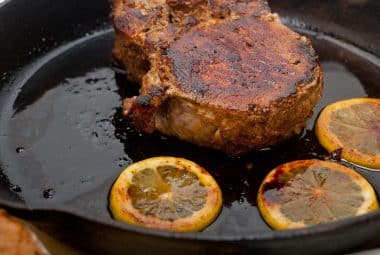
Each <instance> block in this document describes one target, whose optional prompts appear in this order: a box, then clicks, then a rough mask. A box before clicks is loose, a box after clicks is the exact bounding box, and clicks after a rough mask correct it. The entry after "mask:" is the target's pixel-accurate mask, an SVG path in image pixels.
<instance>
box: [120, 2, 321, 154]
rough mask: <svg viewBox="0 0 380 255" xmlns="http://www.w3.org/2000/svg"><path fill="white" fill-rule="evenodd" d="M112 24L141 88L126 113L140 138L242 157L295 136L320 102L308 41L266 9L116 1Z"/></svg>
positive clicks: (248, 4) (131, 76)
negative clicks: (152, 136)
mask: <svg viewBox="0 0 380 255" xmlns="http://www.w3.org/2000/svg"><path fill="white" fill-rule="evenodd" d="M113 21H114V26H115V31H116V40H115V46H114V50H113V55H114V57H115V59H116V60H117V61H118V62H119V63H120V64H122V65H124V66H125V69H126V72H127V75H128V78H129V79H130V80H132V81H134V82H138V83H139V84H140V85H141V88H140V94H139V95H138V96H136V97H132V98H126V99H125V100H124V105H123V108H124V114H125V115H126V116H127V117H129V118H130V119H131V120H132V121H133V123H134V124H135V126H136V127H137V128H139V129H141V130H143V131H145V132H153V131H155V130H158V131H160V132H162V133H163V134H166V135H169V136H175V137H178V138H180V139H183V140H186V141H189V142H192V143H195V144H198V145H201V146H206V147H211V148H215V149H219V150H223V151H225V152H227V153H229V154H241V153H244V152H247V151H250V150H253V149H261V148H264V147H268V146H272V145H275V144H277V143H280V142H282V141H284V140H285V139H287V138H290V137H292V136H294V135H297V134H299V133H300V132H301V131H302V129H303V128H304V126H305V123H306V121H307V119H308V117H310V116H311V114H312V110H313V108H314V106H315V104H316V103H317V101H318V100H319V98H320V96H321V91H322V87H323V84H322V70H321V67H320V64H319V61H318V58H317V56H316V54H315V52H314V50H313V48H312V46H311V43H310V41H309V40H308V39H307V38H306V37H304V36H301V35H299V34H297V33H295V32H293V31H291V30H290V29H289V28H287V27H286V26H284V25H283V24H282V23H281V22H280V21H279V18H278V16H277V15H276V14H272V13H270V9H269V7H268V4H267V2H266V1H261V0H256V1H255V0H228V1H222V0H214V1H212V0H209V1H202V0H193V1H191V0H190V1H186V0H167V1H162V0H156V1H128V0H127V1H121V0H114V2H113Z"/></svg>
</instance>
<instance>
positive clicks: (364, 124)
mask: <svg viewBox="0 0 380 255" xmlns="http://www.w3.org/2000/svg"><path fill="white" fill-rule="evenodd" d="M315 133H316V136H317V137H318V140H319V142H320V143H321V145H322V146H323V147H324V148H325V149H326V150H327V151H329V152H332V151H334V150H337V149H339V148H341V149H342V158H343V159H345V160H347V161H348V162H351V163H354V164H356V165H359V166H363V167H366V168H370V169H375V170H380V99H374V98H355V99H349V100H344V101H339V102H336V103H333V104H331V105H328V106H327V107H326V108H325V109H324V110H323V111H322V112H321V114H320V116H319V118H318V120H317V122H316V125H315Z"/></svg>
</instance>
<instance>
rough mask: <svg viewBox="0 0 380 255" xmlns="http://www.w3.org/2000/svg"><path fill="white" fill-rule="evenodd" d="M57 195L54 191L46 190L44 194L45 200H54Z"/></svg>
mask: <svg viewBox="0 0 380 255" xmlns="http://www.w3.org/2000/svg"><path fill="white" fill-rule="evenodd" d="M54 194H55V191H54V190H53V189H51V188H50V189H45V190H44V192H43V195H44V198H52V197H53V196H54Z"/></svg>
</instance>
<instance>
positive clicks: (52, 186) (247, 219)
mask: <svg viewBox="0 0 380 255" xmlns="http://www.w3.org/2000/svg"><path fill="white" fill-rule="evenodd" d="M270 4H271V6H272V8H273V9H274V10H275V11H278V12H279V13H280V14H281V15H282V17H283V18H284V21H285V22H287V23H288V24H290V25H292V26H293V27H295V29H297V30H298V31H300V32H303V33H306V34H308V35H309V36H310V37H311V38H312V39H313V42H314V45H315V48H316V50H317V52H318V53H319V55H320V57H321V61H322V63H323V66H324V69H325V84H326V88H325V92H324V95H323V98H322V101H321V102H320V104H319V105H318V106H317V107H316V109H315V114H314V116H313V118H312V119H311V120H310V121H309V124H308V128H307V130H305V132H304V134H303V135H302V136H301V137H299V138H295V139H293V140H291V141H288V142H287V143H285V144H283V145H281V146H280V147H278V148H272V149H268V150H263V151H260V152H255V153H251V154H249V155H246V156H244V157H241V158H229V157H227V156H225V155H224V154H222V153H219V152H215V151H212V150H208V149H203V148H198V147H196V146H194V145H190V144H187V143H184V142H181V141H178V140H175V139H171V138H167V137H163V136H160V135H159V134H153V135H146V134H141V133H139V132H137V131H135V130H134V129H133V128H132V127H131V126H130V125H129V124H128V123H126V122H125V121H124V120H123V119H122V118H121V116H120V109H119V106H120V100H121V98H122V97H123V96H125V95H127V94H128V95H131V94H134V93H136V90H137V89H136V87H134V89H130V90H128V91H126V90H125V89H124V87H125V84H126V83H127V81H126V79H125V77H124V76H123V75H122V74H119V73H117V72H115V69H113V68H112V66H111V64H110V63H111V58H110V50H111V47H112V41H113V32H112V30H111V29H110V26H109V24H108V13H109V9H108V2H107V1H100V0H99V1H84V0H82V1H75V0H67V1H47V0H39V1H27V0H13V1H6V2H5V3H3V4H0V52H1V58H0V169H1V172H0V204H1V205H2V206H3V207H5V208H7V209H8V210H10V211H11V212H13V213H14V214H17V215H19V216H21V217H24V218H27V219H29V220H32V221H33V222H35V223H36V224H37V225H38V226H39V227H41V228H43V229H44V230H46V231H48V232H50V233H52V234H54V235H56V236H58V237H59V238H62V239H64V240H66V241H68V242H70V243H72V244H74V245H76V246H77V247H80V248H81V249H83V250H86V251H89V252H90V253H91V254H136V253H144V254H150V253H154V254H209V253H218V252H219V253H223V254H230V253H239V254H245V253H251V252H257V253H258V254H261V253H265V254H276V253H284V252H286V253H289V254H291V253H295V254H319V253H334V252H342V251H347V250H349V249H351V248H353V247H356V246H358V245H359V244H362V243H363V242H365V241H367V240H369V239H371V238H373V237H375V236H377V235H378V234H380V212H376V213H373V214H370V215H365V216H362V217H357V218H353V219H348V220H344V221H340V222H336V223H332V224H326V225H321V226H317V227H313V228H308V229H302V230H295V231H284V232H278V231H272V230H271V229H270V228H269V227H268V226H267V225H266V224H265V223H264V222H263V220H262V219H261V217H260V215H259V213H258V210H257V208H256V192H257V188H258V185H259V183H260V182H261V180H262V179H263V177H264V175H265V174H266V173H267V172H268V171H269V170H270V169H272V168H273V167H275V166H277V165H278V164H281V163H284V162H287V161H291V160H296V159H306V158H325V157H327V156H328V155H327V154H326V152H325V151H324V150H323V149H322V148H321V147H320V146H319V145H318V143H317V142H316V140H315V137H314V135H313V132H312V128H313V123H314V120H315V118H316V116H317V114H318V112H319V111H320V110H321V109H322V108H323V106H325V105H326V104H328V103H331V102H334V101H337V100H340V99H344V98H352V97H361V96H370V97H380V89H379V84H378V83H377V81H378V80H379V78H380V61H379V59H378V58H377V57H376V55H377V56H380V46H379V45H380V16H379V13H380V3H379V2H378V1H376V0H373V1H370V0H350V1H348V0H347V1H346V0H339V1H338V0H336V1H312V0H310V1H305V0H303V1H295V0H293V1H291V0H289V1H284V0H273V1H271V2H270ZM359 21H360V22H359ZM158 155H172V156H181V157H185V158H188V159H190V160H193V161H195V162H197V163H199V164H201V165H202V166H204V167H205V168H206V169H209V171H210V172H211V174H212V175H213V176H214V177H215V178H216V180H217V181H218V183H219V184H220V186H221V188H222V191H223V199H224V204H223V210H222V212H221V214H220V215H219V217H218V219H217V220H216V221H215V222H214V223H213V224H212V225H210V226H209V227H208V228H207V229H206V230H204V231H203V232H201V233H193V234H173V233H168V232H164V231H156V230H148V229H144V228H138V227H134V226H129V225H126V224H122V223H118V222H115V221H113V220H112V218H111V216H110V214H109V212H108V210H107V196H108V191H109V188H110V186H111V185H112V182H113V181H114V180H115V178H116V177H117V175H118V174H119V173H120V172H121V171H122V169H123V168H125V166H127V165H128V164H130V163H131V162H133V161H137V160H141V159H145V158H147V157H151V156H158ZM352 167H353V166H352ZM356 169H357V170H358V171H359V172H360V173H362V174H363V175H364V176H365V177H367V179H368V180H369V181H370V182H371V183H372V185H374V187H375V189H376V190H377V192H379V191H380V173H378V172H373V171H369V170H365V169H360V168H358V167H356Z"/></svg>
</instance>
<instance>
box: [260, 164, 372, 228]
mask: <svg viewBox="0 0 380 255" xmlns="http://www.w3.org/2000/svg"><path fill="white" fill-rule="evenodd" d="M258 206H259V210H260V213H261V215H262V217H263V218H264V220H265V221H266V222H267V224H268V225H270V226H271V227H272V228H274V229H278V230H286V229H294V228H302V227H307V226H312V225H317V224H322V223H328V222H332V221H336V220H340V219H344V218H348V217H353V216H358V215H362V214H365V213H368V212H371V211H374V210H377V209H378V207H379V205H378V201H377V198H376V194H375V191H374V189H373V187H372V186H371V184H370V183H369V182H368V181H367V180H366V179H365V178H364V177H363V176H361V175H360V174H358V173H357V172H356V171H355V170H353V169H350V168H347V167H345V166H343V165H340V164H338V163H334V162H328V161H320V160H300V161H294V162H290V163H286V164H283V165H281V166H278V167H277V168H275V169H273V170H272V171H271V172H270V173H269V174H268V175H267V176H266V177H265V179H264V181H263V182H262V184H261V186H260V189H259V193H258Z"/></svg>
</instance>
